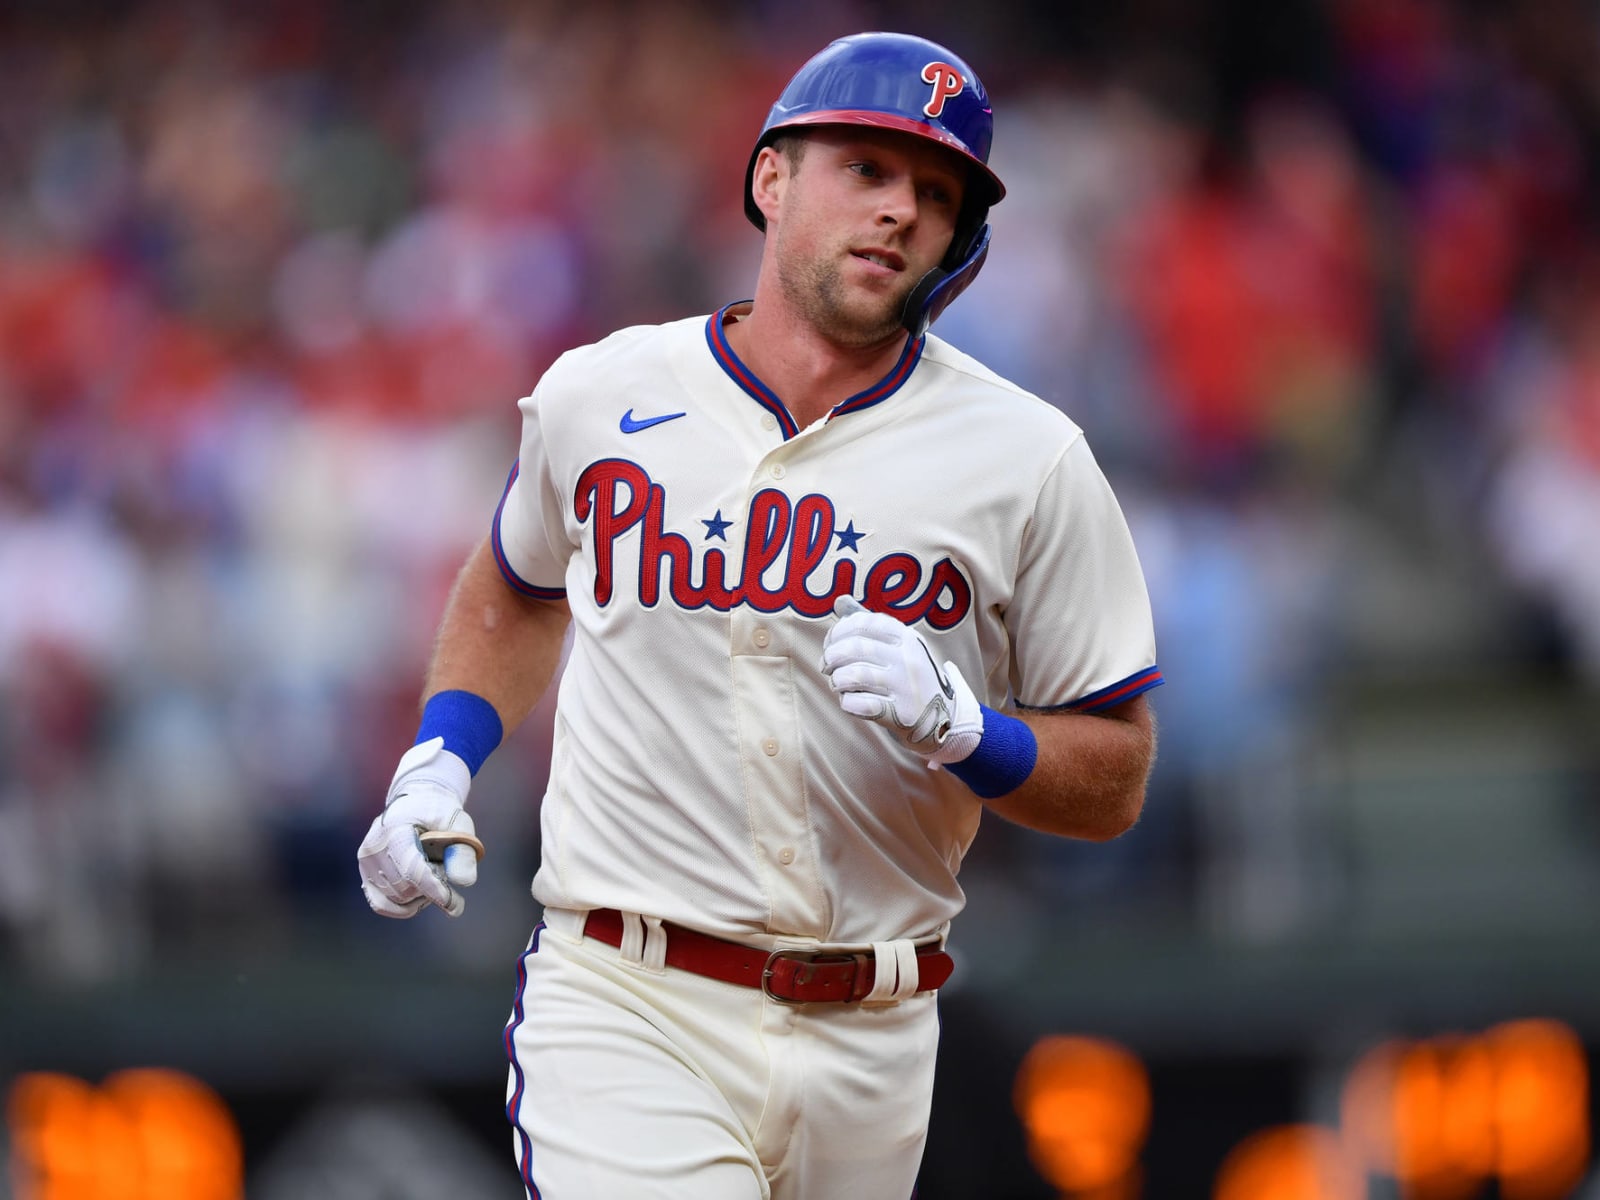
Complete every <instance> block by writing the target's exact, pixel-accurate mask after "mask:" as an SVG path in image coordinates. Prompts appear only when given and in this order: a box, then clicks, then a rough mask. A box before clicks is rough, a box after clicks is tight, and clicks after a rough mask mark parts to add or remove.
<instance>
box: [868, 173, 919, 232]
mask: <svg viewBox="0 0 1600 1200" xmlns="http://www.w3.org/2000/svg"><path fill="white" fill-rule="evenodd" d="M916 220H917V186H916V181H915V180H913V179H912V178H911V176H910V175H901V176H899V177H898V178H895V179H892V180H889V181H888V182H887V183H885V184H884V186H883V187H881V188H879V189H878V223H879V224H880V225H914V224H915V223H916Z"/></svg>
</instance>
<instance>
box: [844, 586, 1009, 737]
mask: <svg viewBox="0 0 1600 1200" xmlns="http://www.w3.org/2000/svg"><path fill="white" fill-rule="evenodd" d="M833 611H834V614H835V615H836V616H837V617H838V618H839V620H838V621H837V622H836V623H835V624H834V626H833V628H832V629H830V630H828V636H827V637H826V638H824V639H823V642H822V673H823V674H824V675H826V676H827V677H828V682H829V683H830V684H832V685H833V690H834V692H835V693H837V695H838V697H839V707H840V708H842V709H844V711H845V712H847V713H849V714H850V715H851V716H855V717H861V718H863V719H864V720H868V721H876V722H878V724H880V725H884V726H886V727H888V728H889V729H891V730H893V731H894V732H895V733H896V734H897V735H898V736H899V737H900V740H901V741H903V742H905V743H906V745H908V746H910V747H911V748H912V749H913V750H915V751H916V752H917V753H918V754H921V755H922V756H923V757H925V758H926V759H927V760H928V761H929V762H930V763H935V764H940V763H954V762H960V761H961V760H962V759H964V758H966V757H967V756H968V755H969V754H971V753H972V752H973V751H974V750H975V749H977V747H978V741H979V739H980V738H982V737H983V710H982V709H981V708H980V707H979V706H978V698H977V697H976V696H975V695H973V692H972V689H971V688H970V687H968V686H967V681H966V680H965V679H963V678H962V677H961V672H960V671H959V670H957V669H956V665H955V664H954V663H952V662H946V663H945V664H944V666H943V668H942V669H941V668H940V667H939V666H938V665H937V664H935V662H934V661H933V652H932V651H931V650H929V649H928V643H927V642H925V641H924V640H923V639H922V635H920V634H919V633H917V631H916V630H914V629H912V628H911V627H910V626H908V625H905V624H904V623H902V622H900V621H897V620H895V619H894V618H893V617H891V616H889V615H887V614H886V613H875V612H869V611H868V610H867V609H865V608H863V607H862V606H861V604H860V603H859V602H858V601H857V600H856V599H855V597H853V596H840V597H839V598H838V599H837V600H835V601H834V604H833Z"/></svg>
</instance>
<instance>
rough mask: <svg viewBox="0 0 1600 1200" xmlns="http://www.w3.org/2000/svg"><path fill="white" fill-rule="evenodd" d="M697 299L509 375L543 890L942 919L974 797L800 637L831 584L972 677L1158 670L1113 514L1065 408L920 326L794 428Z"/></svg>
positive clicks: (781, 922) (505, 569)
mask: <svg viewBox="0 0 1600 1200" xmlns="http://www.w3.org/2000/svg"><path fill="white" fill-rule="evenodd" d="M745 311H748V307H747V306H741V305H730V306H728V307H727V308H725V309H723V310H721V311H719V312H717V313H714V314H712V315H711V316H709V317H696V318H692V319H688V320H683V321H677V322H673V323H670V324H665V325H659V326H642V327H634V328H629V329H624V330H621V331H619V332H617V333H615V334H613V335H612V336H610V337H608V338H606V339H605V340H603V341H600V342H598V343H595V344H593V345H590V346H585V347H582V348H580V349H576V350H573V351H570V352H568V353H566V354H564V355H563V356H562V357H561V358H560V359H559V360H557V361H556V363H555V364H554V365H552V367H551V368H550V369H549V371H548V372H546V374H545V376H544V377H543V379H542V380H541V381H540V382H539V384H538V387H537V388H536V389H535V391H534V392H533V393H532V394H531V395H529V396H527V397H526V398H524V399H523V400H522V401H521V402H520V405H519V407H520V409H521V414H522V429H523V432H522V442H521V449H520V454H519V458H518V462H517V465H516V467H515V468H514V469H513V471H512V473H511V478H510V480H509V481H508V483H507V486H506V491H505V495H504V497H503V498H502V501H501V504H500V508H499V510H498V511H497V513H496V514H495V521H494V530H493V543H494V550H495V554H496V557H497V560H498V562H499V564H500V568H501V571H502V573H503V574H504V575H505V577H506V580H507V582H508V583H509V584H510V585H511V586H512V587H514V588H515V589H516V590H518V591H520V592H522V593H524V594H527V595H531V596H540V597H545V598H555V597H562V596H564V597H565V598H566V600H567V602H568V604H569V605H570V607H571V610H572V619H573V643H572V648H571V652H570V655H569V658H568V662H567V666H566V669H565V672H564V674H563V676H562V679H561V683H560V691H559V694H558V698H557V706H556V717H555V731H554V741H553V751H552V760H551V769H550V780H549V786H548V789H547V791H546V794H545V797H544V801H543V806H542V812H541V826H540V830H541V842H542V845H541V853H542V857H541V863H540V867H539V870H538V872H537V874H536V876H535V879H534V884H533V892H534V896H535V898H536V899H538V900H539V901H540V902H541V903H542V904H544V905H545V906H547V907H555V908H564V909H589V908H616V909H620V910H622V911H624V912H636V913H648V914H652V915H654V916H658V917H661V918H664V919H666V920H668V921H673V922H677V923H679V924H682V925H686V926H689V927H692V928H695V929H700V930H703V931H705V932H708V933H712V934H716V935H720V936H724V937H729V938H734V939H737V940H741V941H745V942H749V943H751V944H771V943H772V942H773V941H774V940H775V939H777V938H780V937H781V938H782V939H783V940H784V942H785V943H786V944H794V939H797V938H798V939H802V940H804V939H815V940H816V942H818V943H820V944H835V943H845V944H860V943H865V942H872V941H884V940H892V939H901V938H921V937H927V936H929V935H932V934H940V933H942V932H943V931H944V930H945V928H946V927H947V925H948V922H949V921H950V919H951V918H952V917H953V916H955V914H956V913H957V912H958V911H959V910H960V909H961V907H962V904H963V899H964V898H963V895H962V891H961V888H960V886H959V885H958V883H957V873H958V871H959V868H960V866H961V859H962V856H963V854H964V853H965V852H966V849H967V847H968V846H969V845H970V843H971V841H972V838H973V836H974V834H975V832H976V830H977V827H978V822H979V817H980V814H981V813H982V809H983V806H982V803H981V801H980V800H979V799H978V798H977V797H976V796H975V795H974V794H973V793H972V792H971V791H970V790H969V789H968V788H967V787H966V786H965V785H964V784H962V783H961V782H960V781H959V780H958V779H957V778H956V777H955V776H953V775H951V774H950V773H949V772H947V771H941V770H931V769H929V767H928V766H927V765H926V763H925V762H924V760H923V759H922V758H921V757H919V756H918V755H916V754H915V753H914V752H912V751H910V750H908V749H906V748H905V747H904V746H903V745H901V744H900V743H899V742H898V741H897V740H896V739H895V738H894V737H893V736H892V735H891V734H890V733H889V732H888V731H887V730H885V729H883V728H882V727H880V726H878V725H876V724H873V723H870V722H866V721H862V720H859V719H857V718H854V717H851V716H849V715H847V714H846V713H844V712H843V711H842V710H841V709H840V708H839V704H838V701H837V698H836V697H835V696H834V694H833V692H832V690H831V689H830V687H829V685H828V682H827V680H826V679H825V678H824V677H823V675H822V674H821V671H820V669H819V659H820V655H821V646H822V639H823V635H824V634H825V633H826V631H827V629H828V627H829V625H830V624H831V623H832V622H833V620H834V618H833V617H832V615H831V611H832V607H833V598H834V597H835V596H836V595H838V594H840V593H843V592H849V593H851V594H852V595H854V596H855V597H857V598H858V599H860V600H861V601H862V602H863V603H864V604H866V606H867V607H869V608H874V609H879V610H882V611H887V612H890V613H893V614H894V615H896V616H898V617H900V619H902V620H905V621H907V622H908V623H909V624H912V625H913V627H914V628H916V629H917V631H918V632H919V633H921V634H922V635H923V636H924V637H925V638H926V639H927V640H928V642H929V644H930V646H931V647H932V650H933V654H934V656H935V658H937V659H938V660H940V661H944V660H945V659H949V660H952V661H954V662H955V663H956V665H957V666H958V667H959V668H960V669H961V672H962V674H963V675H964V676H965V678H966V679H967V680H968V682H969V683H970V684H971V685H972V687H973V689H974V690H975V691H976V692H977V693H978V697H979V699H980V700H982V701H983V702H984V703H987V704H989V705H991V706H994V707H1000V706H1001V705H1003V704H1005V703H1006V702H1007V701H1008V700H1014V701H1015V702H1016V703H1019V704H1021V705H1024V706H1030V707H1039V708H1054V707H1069V708H1076V709H1080V710H1085V711H1093V710H1094V709H1096V708H1102V707H1108V706H1110V705H1113V704H1116V703H1120V702H1122V701H1124V700H1127V699H1130V698H1132V697H1133V696H1135V695H1138V694H1139V693H1140V692H1142V691H1144V690H1146V689H1148V688H1150V687H1153V686H1156V685H1157V684H1159V683H1160V682H1161V673H1160V670H1159V668H1158V667H1157V666H1156V660H1155V641H1154V634H1153V632H1152V626H1151V616H1150V606H1149V600H1148V597H1147V593H1146V589H1145V584H1144V577H1143V573H1142V571H1141V570H1140V566H1139V561H1138V557H1137V555H1136V553H1135V549H1134V546H1133V541H1132V538H1131V537H1130V535H1129V532H1128V526H1127V523H1126V521H1125V520H1124V518H1123V515H1122V512H1121V509H1120V508H1119V506H1118V504H1117V501H1116V499H1115V497H1114V496H1113V494H1112V491H1111V488H1110V486H1109V484H1108V483H1107V481H1106V479H1105V477H1104V475H1103V473H1102V472H1101V470H1100V467H1099V465H1098V464H1097V463H1096V461H1095V459H1094V456H1093V454H1092V453H1091V452H1090V449H1089V446H1088V445H1087V443H1086V442H1085V440H1084V438H1083V435H1082V431H1081V430H1080V429H1079V428H1078V427H1077V426H1076V425H1075V424H1074V423H1073V422H1072V421H1071V420H1070V419H1069V418H1068V417H1067V416H1065V415H1064V414H1063V413H1062V412H1060V411H1059V410H1058V409H1056V408H1054V407H1053V406H1051V405H1050V404H1048V403H1046V402H1044V401H1042V400H1040V399H1039V398H1038V397H1036V396H1033V395H1031V394H1029V393H1028V392H1026V391H1024V390H1022V389H1020V388H1018V387H1016V386H1014V385H1013V384H1011V383H1009V382H1007V381H1006V380H1004V379H1002V378H1001V377H999V376H998V375H996V374H994V373H993V372H992V371H990V370H988V369H987V368H985V367H984V366H982V365H981V364H980V363H978V362H976V361H975V360H974V359H972V358H970V357H968V356H967V355H965V354H962V353H961V352H960V351H958V350H956V349H955V348H954V347H952V346H950V345H949V344H948V343H945V342H943V341H941V340H940V339H939V338H937V337H934V336H933V335H931V334H930V335H925V336H924V337H923V338H920V339H914V340H911V341H908V343H907V346H906V349H905V352H904V353H903V354H902V355H901V357H900V360H899V361H898V362H897V363H896V365H895V367H894V368H893V370H891V371H890V372H889V374H888V375H887V376H885V378H884V379H883V380H882V381H880V382H879V383H878V384H877V385H875V386H874V387H872V388H869V389H867V390H865V391H863V392H860V393H858V394H857V395H855V396H853V397H851V398H849V399H848V400H845V401H844V402H842V403H840V404H839V405H838V406H836V407H835V408H834V409H833V410H832V411H831V412H830V413H829V414H828V415H827V416H826V417H825V418H823V419H821V420H818V421H817V422H815V423H813V424H812V425H810V426H808V427H806V428H803V429H802V428H798V427H796V424H795V422H794V420H793V419H792V417H791V416H790V415H789V413H788V411H787V409H785V407H784V406H783V404H782V402H781V400H780V399H779V398H778V397H777V396H775V395H773V394H772V392H771V391H769V390H768V389H767V388H766V386H765V385H764V384H763V383H762V382H761V381H760V380H759V379H757V378H756V377H755V376H754V374H753V373H752V372H750V371H749V370H748V368H746V367H745V365H744V364H743V363H742V362H741V361H740V360H739V359H738V357H737V356H736V355H734V354H733V352H732V350H731V348H730V347H729V346H728V343H727V340H726V336H725V333H724V326H725V324H726V322H728V321H730V320H735V319H737V318H738V317H739V316H740V315H742V314H743V312H745Z"/></svg>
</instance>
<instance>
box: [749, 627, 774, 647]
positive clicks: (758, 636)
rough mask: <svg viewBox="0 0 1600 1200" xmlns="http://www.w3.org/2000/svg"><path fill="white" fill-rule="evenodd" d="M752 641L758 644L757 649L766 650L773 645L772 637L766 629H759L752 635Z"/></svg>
mask: <svg viewBox="0 0 1600 1200" xmlns="http://www.w3.org/2000/svg"><path fill="white" fill-rule="evenodd" d="M750 640H751V641H752V642H754V643H755V644H756V648H757V649H760V650H765V649H766V648H767V647H768V646H769V645H771V644H772V635H771V634H769V633H768V632H767V631H766V630H765V629H758V630H756V631H755V632H754V633H753V634H751V635H750Z"/></svg>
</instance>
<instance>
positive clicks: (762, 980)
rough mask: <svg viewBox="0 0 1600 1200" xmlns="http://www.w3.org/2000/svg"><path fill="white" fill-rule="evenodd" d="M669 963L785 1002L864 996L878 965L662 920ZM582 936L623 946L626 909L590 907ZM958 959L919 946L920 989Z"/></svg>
mask: <svg viewBox="0 0 1600 1200" xmlns="http://www.w3.org/2000/svg"><path fill="white" fill-rule="evenodd" d="M661 928H662V930H663V931H664V932H665V933H666V935H667V959H666V962H667V966H669V967H676V968H677V969H678V970H680V971H690V972H693V973H694V974H696V975H704V976H706V977H707V978H708V979H720V980H721V981H722V982H723V983H738V984H743V985H744V986H745V987H754V988H760V989H761V990H762V991H764V992H765V993H766V994H767V995H768V996H770V997H772V999H774V1000H780V1001H782V1002H784V1003H785V1004H813V1003H818V1002H828V1001H832V1002H834V1003H840V1002H849V1001H854V1000H860V999H861V998H862V997H864V996H866V995H867V993H869V992H871V991H872V985H873V982H874V980H875V979H876V977H877V964H876V961H875V959H874V956H873V955H872V954H871V953H860V954H849V953H839V952H838V951H831V950H771V951H768V950H758V949H756V948H755V947H754V946H743V945H740V944H739V943H738V942H729V941H724V940H723V939H722V938H716V937H712V936H711V935H710V934H705V933H696V932H695V931H694V930H693V929H685V928H684V927H683V926H681V925H673V924H671V923H670V922H663V923H662V926H661ZM583 935H584V936H585V937H592V938H595V939H596V940H597V941H602V942H604V943H605V944H606V945H608V946H616V947H619V948H620V947H621V945H622V914H621V913H619V912H617V911H616V910H615V909H612V908H596V909H593V910H592V911H590V913H589V916H588V919H587V920H586V921H585V922H584V926H583ZM954 969H955V962H954V961H953V960H952V959H951V957H950V956H949V955H948V954H946V953H945V952H944V951H943V950H941V949H939V947H937V946H932V945H930V946H919V947H918V948H917V991H919V992H931V991H933V990H934V989H935V988H938V987H941V986H942V985H943V984H944V982H945V980H947V979H949V978H950V972H951V971H953V970H954Z"/></svg>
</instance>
